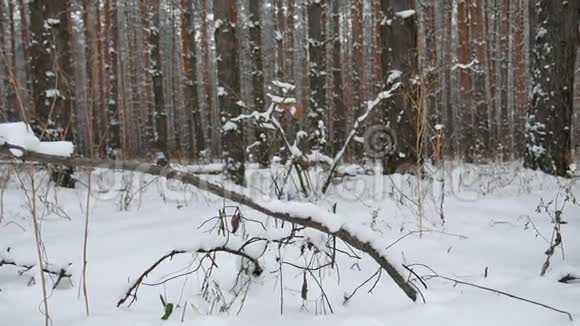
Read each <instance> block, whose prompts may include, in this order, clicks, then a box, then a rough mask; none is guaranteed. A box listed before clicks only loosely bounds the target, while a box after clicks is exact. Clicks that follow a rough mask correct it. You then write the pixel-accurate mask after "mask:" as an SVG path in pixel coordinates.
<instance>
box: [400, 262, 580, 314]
mask: <svg viewBox="0 0 580 326" xmlns="http://www.w3.org/2000/svg"><path fill="white" fill-rule="evenodd" d="M413 266H423V267H426V268H428V269H429V270H430V271H431V272H432V273H433V274H431V275H423V276H422V277H421V278H440V279H443V280H446V281H449V282H453V283H455V284H461V285H467V286H471V287H474V288H476V289H480V290H484V291H489V292H493V293H497V294H500V295H503V296H506V297H509V298H512V299H516V300H520V301H524V302H527V303H531V304H533V305H536V306H540V307H543V308H546V309H549V310H552V311H556V312H559V313H561V314H564V315H566V316H568V319H570V321H574V318H572V314H571V313H569V312H567V311H564V310H560V309H557V308H554V307H551V306H548V305H547V304H543V303H540V302H537V301H533V300H530V299H526V298H523V297H520V296H517V295H515V294H511V293H508V292H504V291H500V290H496V289H492V288H489V287H486V286H482V285H478V284H474V283H470V282H465V281H461V280H458V279H456V278H451V277H447V276H443V275H439V274H438V273H436V272H435V271H433V269H431V268H429V267H427V266H425V265H422V264H412V265H407V266H405V268H406V269H407V270H409V271H412V269H411V267H413ZM413 275H416V276H417V277H419V276H418V275H417V274H416V273H415V272H413ZM421 283H424V282H423V280H421ZM425 286H426V285H425Z"/></svg>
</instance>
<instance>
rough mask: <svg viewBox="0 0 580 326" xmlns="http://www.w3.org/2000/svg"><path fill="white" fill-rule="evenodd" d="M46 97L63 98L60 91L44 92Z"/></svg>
mask: <svg viewBox="0 0 580 326" xmlns="http://www.w3.org/2000/svg"><path fill="white" fill-rule="evenodd" d="M44 96H46V97H47V98H54V97H62V95H61V94H60V91H59V90H58V89H47V90H46V91H45V92H44Z"/></svg>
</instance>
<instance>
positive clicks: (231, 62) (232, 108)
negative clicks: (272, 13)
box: [214, 0, 245, 185]
mask: <svg viewBox="0 0 580 326" xmlns="http://www.w3.org/2000/svg"><path fill="white" fill-rule="evenodd" d="M214 11H215V17H216V30H215V39H216V50H217V60H218V63H217V65H218V85H219V86H218V96H219V102H220V108H221V116H222V121H224V124H223V125H222V131H223V135H222V147H223V157H224V161H225V166H226V175H227V177H228V178H229V179H231V180H232V181H233V182H234V183H235V184H238V185H244V184H245V167H244V161H245V157H244V156H245V147H244V143H243V137H242V125H241V123H240V122H234V121H232V120H231V119H232V118H235V117H237V116H238V115H240V114H241V113H242V111H241V107H240V106H239V105H238V104H237V103H236V102H237V101H238V100H239V96H240V65H239V55H238V49H239V39H238V36H237V30H236V28H237V24H238V11H237V6H236V1H230V0H216V1H215V2H214Z"/></svg>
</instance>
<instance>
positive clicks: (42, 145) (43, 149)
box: [0, 122, 74, 156]
mask: <svg viewBox="0 0 580 326" xmlns="http://www.w3.org/2000/svg"><path fill="white" fill-rule="evenodd" d="M4 144H9V145H13V146H18V147H21V148H22V149H24V150H28V151H32V152H37V153H42V154H49V155H57V156H70V155H71V154H72V153H73V150H74V146H73V144H72V143H71V142H68V141H55V142H41V141H40V140H39V139H38V138H37V137H36V136H35V135H34V132H33V131H32V129H31V128H30V126H28V125H27V124H25V123H24V122H12V123H0V145H4ZM10 152H11V153H12V155H14V156H22V155H23V154H24V153H22V151H21V150H20V149H17V148H11V149H10Z"/></svg>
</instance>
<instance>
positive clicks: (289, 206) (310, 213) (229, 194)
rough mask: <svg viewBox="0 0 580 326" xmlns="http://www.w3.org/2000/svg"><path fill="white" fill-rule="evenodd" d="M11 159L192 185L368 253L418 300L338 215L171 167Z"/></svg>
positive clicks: (376, 246)
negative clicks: (122, 172)
mask: <svg viewBox="0 0 580 326" xmlns="http://www.w3.org/2000/svg"><path fill="white" fill-rule="evenodd" d="M13 149H18V150H21V151H22V155H20V156H14V155H13V154H12V150H13ZM1 154H4V155H8V156H12V157H13V158H14V159H18V160H22V161H35V160H36V161H42V162H46V163H53V164H63V165H68V166H76V167H90V168H105V169H114V170H125V171H135V172H141V173H145V174H150V175H154V176H161V177H165V178H166V179H171V180H178V181H180V182H182V183H184V184H189V185H192V186H194V187H196V188H198V189H200V190H204V191H207V192H209V193H211V194H214V195H216V196H219V197H222V198H224V199H227V200H231V201H232V202H235V203H238V204H240V205H244V206H247V207H249V208H251V209H254V210H256V211H258V212H260V213H263V214H265V215H267V216H271V217H273V218H276V219H278V220H281V221H286V222H289V223H295V224H297V225H300V226H304V227H307V228H312V229H315V230H318V231H321V232H324V233H327V234H331V235H334V236H336V237H337V238H338V239H340V240H342V241H344V242H346V243H347V244H349V245H350V246H352V247H353V248H356V249H358V250H361V251H363V252H365V253H367V254H368V255H369V256H370V257H371V258H372V259H373V260H375V261H376V262H377V263H378V264H379V265H380V266H381V267H382V268H383V269H384V270H385V272H386V273H387V274H388V275H389V276H390V277H391V278H392V279H393V281H394V282H395V283H396V284H397V285H398V286H399V287H400V288H401V290H402V291H403V292H404V293H405V294H406V295H407V296H408V297H409V298H410V299H411V300H412V301H415V300H417V291H416V289H415V288H414V287H413V285H412V284H410V283H409V282H407V280H406V279H405V277H404V276H403V271H402V270H400V268H399V267H398V266H395V265H393V263H392V262H391V260H390V259H389V258H388V257H387V255H386V252H385V251H386V250H385V249H384V246H383V240H382V239H381V238H379V237H375V235H374V234H372V232H371V231H370V230H367V229H366V228H364V227H363V226H356V225H348V224H347V223H346V221H347V220H346V219H344V218H342V217H340V216H339V215H336V214H333V213H330V212H328V211H327V210H325V209H323V208H322V207H319V206H316V205H314V204H311V203H302V202H288V201H280V200H274V199H271V198H268V197H261V198H254V197H252V196H251V195H249V194H248V193H247V191H248V189H244V188H241V187H232V188H227V187H224V186H223V185H219V184H216V183H212V182H209V181H207V180H204V179H202V178H200V177H198V176H196V175H193V174H188V173H184V172H180V171H178V170H176V169H174V168H172V167H171V166H159V165H155V164H148V163H142V162H135V161H111V160H99V159H85V158H74V157H71V158H67V157H62V156H56V155H47V154H43V153H37V152H34V151H27V150H26V149H23V148H22V147H20V146H15V145H12V144H9V143H4V144H3V145H0V155H1Z"/></svg>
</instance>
